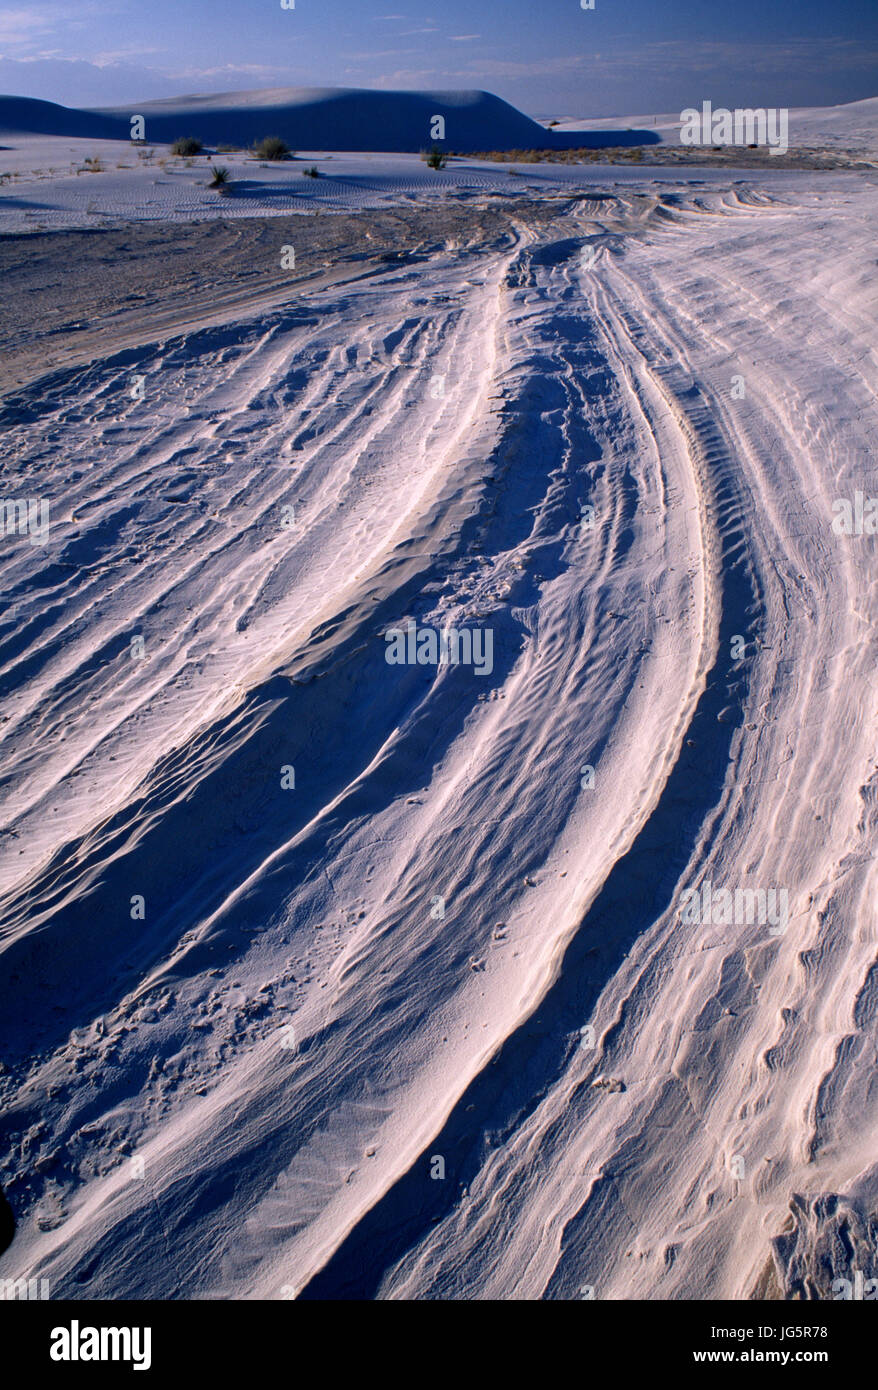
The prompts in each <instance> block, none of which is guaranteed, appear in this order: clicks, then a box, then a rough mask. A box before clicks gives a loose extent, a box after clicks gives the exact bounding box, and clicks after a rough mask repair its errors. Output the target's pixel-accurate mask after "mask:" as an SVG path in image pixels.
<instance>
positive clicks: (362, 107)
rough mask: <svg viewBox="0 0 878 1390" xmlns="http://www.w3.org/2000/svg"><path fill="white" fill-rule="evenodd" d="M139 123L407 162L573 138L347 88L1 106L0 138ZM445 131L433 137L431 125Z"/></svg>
mask: <svg viewBox="0 0 878 1390" xmlns="http://www.w3.org/2000/svg"><path fill="white" fill-rule="evenodd" d="M136 115H141V116H143V117H144V120H145V136H146V139H147V140H148V141H153V142H156V143H165V142H168V141H172V140H175V139H176V138H177V137H178V136H182V135H191V136H193V137H195V138H196V139H199V140H202V141H204V142H205V143H206V144H212V145H215V144H222V143H227V144H245V143H249V142H251V141H253V140H258V139H259V138H260V137H262V136H265V135H279V136H281V137H282V138H283V139H284V140H286V141H287V142H288V143H289V144H290V145H291V146H293V147H294V148H306V149H315V150H316V149H319V150H380V151H388V152H393V153H416V152H417V151H418V150H421V149H424V148H425V147H428V146H431V145H438V146H440V147H443V148H445V149H448V150H456V151H459V152H461V153H473V152H475V151H480V150H510V149H533V148H539V147H542V148H552V147H557V148H558V149H566V148H570V147H571V146H575V145H577V144H580V145H581V144H583V143H585V142H584V140H583V137H582V136H581V135H580V134H579V133H577V134H576V136H575V137H574V136H571V135H564V134H559V135H554V134H553V133H552V132H551V131H549V130H547V129H546V128H545V127H544V126H542V125H540V123H539V122H538V121H535V120H532V119H531V117H530V116H526V115H524V114H523V113H522V112H521V111H518V110H516V108H515V107H514V106H510V104H509V102H507V101H503V100H502V99H501V98H500V97H497V96H494V95H493V94H492V93H491V92H483V91H447V92H391V91H371V90H368V89H359V88H355V87H337V88H332V87H279V88H271V89H265V90H256V91H244V92H220V93H214V94H204V95H193V96H181V97H178V98H172V99H163V100H161V101H137V102H132V103H131V104H130V105H128V106H124V107H122V106H116V107H107V108H100V109H94V110H90V109H83V110H79V109H76V108H73V107H65V106H58V105H56V104H55V103H53V102H48V101H36V100H34V99H33V98H29V97H15V96H3V97H0V133H3V134H5V135H25V134H30V135H33V134H38V135H62V136H70V137H73V136H76V137H84V138H86V139H96V140H98V139H115V140H119V139H127V138H128V137H129V135H130V133H131V118H132V116H136ZM437 116H441V117H442V118H443V119H444V121H445V133H444V136H443V137H439V136H437V135H435V134H434V131H435V130H436V129H437V127H436V126H435V125H434V120H435V117H437ZM658 140H659V137H658V135H657V134H656V133H655V132H651V131H633V130H611V131H601V132H599V133H597V134H595V135H594V136H593V137H592V138H591V140H590V141H589V143H597V144H603V145H606V144H616V145H621V144H629V145H630V144H650V143H651V144H656V143H658Z"/></svg>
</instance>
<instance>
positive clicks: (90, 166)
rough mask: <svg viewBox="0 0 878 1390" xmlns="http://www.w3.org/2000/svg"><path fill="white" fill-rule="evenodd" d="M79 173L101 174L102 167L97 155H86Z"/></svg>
mask: <svg viewBox="0 0 878 1390" xmlns="http://www.w3.org/2000/svg"><path fill="white" fill-rule="evenodd" d="M80 172H81V173H83V174H102V173H103V172H104V166H103V164H102V162H101V160H100V158H99V157H98V155H96V154H95V155H86V157H85V159H84V161H83V165H82V169H81V171H80Z"/></svg>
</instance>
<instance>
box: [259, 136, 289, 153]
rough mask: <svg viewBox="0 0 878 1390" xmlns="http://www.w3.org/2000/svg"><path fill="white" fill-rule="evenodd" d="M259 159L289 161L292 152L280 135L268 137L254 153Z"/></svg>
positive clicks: (261, 141)
mask: <svg viewBox="0 0 878 1390" xmlns="http://www.w3.org/2000/svg"><path fill="white" fill-rule="evenodd" d="M253 153H254V154H255V155H257V157H258V158H259V159H289V157H290V155H291V154H292V150H291V149H290V147H289V145H288V144H287V142H286V141H285V140H282V139H281V138H280V136H279V135H267V136H266V137H265V139H264V140H260V142H259V144H258V145H257V146H256V148H255V150H254V151H253Z"/></svg>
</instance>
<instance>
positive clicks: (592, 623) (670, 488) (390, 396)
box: [0, 178, 878, 1298]
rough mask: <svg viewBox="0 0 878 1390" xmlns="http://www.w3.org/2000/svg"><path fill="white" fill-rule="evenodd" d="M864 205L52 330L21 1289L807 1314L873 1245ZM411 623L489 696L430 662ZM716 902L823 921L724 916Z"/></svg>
mask: <svg viewBox="0 0 878 1390" xmlns="http://www.w3.org/2000/svg"><path fill="white" fill-rule="evenodd" d="M839 187H842V188H843V192H842V193H839V192H838V191H832V192H827V191H826V190H825V188H824V186H822V185H821V184H820V183H819V182H818V181H816V180H813V179H812V180H811V181H808V179H805V178H803V179H802V181H801V182H800V183H798V184H796V185H795V187H793V185H790V184H784V186H783V192H778V191H768V190H767V189H766V188H765V187H763V186H760V189H759V190H751V189H749V188H748V187H747V186H745V185H741V186H737V187H736V188H735V189H725V190H723V189H719V190H714V189H709V188H704V189H702V190H698V191H695V190H691V189H690V190H685V189H680V190H679V191H674V190H667V189H666V190H661V191H659V190H655V189H651V188H649V187H645V188H644V189H643V190H640V191H631V192H625V191H622V190H620V189H616V190H615V192H614V196H613V197H612V198H603V199H601V198H590V199H585V198H583V197H581V196H574V197H564V198H562V197H560V196H558V194H557V191H556V193H555V195H554V196H553V198H552V200H551V201H549V200H548V199H545V200H542V201H541V200H539V199H537V198H529V199H526V200H522V201H521V202H518V201H517V202H516V203H515V204H514V206H508V207H505V208H503V210H502V211H501V212H499V213H496V214H495V213H494V212H492V213H491V214H490V215H489V214H488V212H487V211H485V210H479V209H476V208H473V209H471V213H470V214H469V215H470V216H471V218H472V220H471V222H470V224H469V225H468V226H467V225H464V224H463V223H462V222H461V223H459V224H458V225H457V226H456V228H455V230H454V234H453V237H452V238H451V240H452V241H453V242H455V243H456V244H448V241H447V240H445V239H443V237H442V235H441V230H440V229H439V227H438V225H437V227H436V228H432V227H430V228H427V230H426V231H424V232H423V235H422V240H423V242H424V243H426V244H424V245H422V246H421V248H420V250H419V251H418V255H419V260H418V262H417V264H414V265H412V264H405V263H403V264H401V265H394V266H391V267H389V268H388V267H382V266H381V265H380V264H377V263H374V262H370V264H369V265H368V274H366V275H363V274H362V271H363V267H362V265H354V266H352V267H351V271H350V273H349V274H348V275H346V276H339V275H337V274H336V275H334V276H333V277H332V282H329V280H327V281H326V282H325V283H324V282H320V283H318V282H316V281H315V282H312V283H310V284H309V285H306V286H304V288H303V291H302V292H301V294H299V293H296V295H295V296H292V295H289V294H288V292H287V291H286V290H284V289H283V287H277V290H276V291H275V289H274V288H273V287H271V290H270V292H271V294H272V295H273V294H275V293H277V299H276V300H273V301H272V302H271V303H270V304H268V303H262V302H260V303H259V305H258V306H257V305H251V307H250V310H249V311H247V310H242V308H241V306H240V305H237V306H236V305H235V304H228V303H226V304H223V303H219V302H216V301H215V300H213V299H212V298H211V296H210V294H209V293H205V294H204V300H203V302H200V303H199V304H198V306H197V312H198V316H199V317H200V318H202V319H203V320H207V319H208V318H209V316H210V315H211V314H212V313H215V314H216V315H217V318H218V319H222V320H223V321H221V322H220V321H217V322H214V323H213V324H211V325H209V326H204V322H197V323H193V324H192V325H190V326H180V325H179V324H178V325H176V326H174V327H173V328H171V329H170V330H169V331H168V332H167V334H166V335H165V334H163V333H162V332H160V333H159V336H158V337H152V338H151V337H150V332H149V325H148V324H147V326H146V329H145V330H144V328H143V327H141V330H140V333H139V335H138V333H137V331H136V327H135V325H134V320H132V327H131V330H130V336H129V337H128V338H125V339H123V335H124V334H126V333H128V332H129V330H128V329H127V328H124V327H123V329H122V330H121V331H120V332H119V333H118V334H117V335H116V336H113V335H112V330H111V329H110V328H108V332H109V333H110V336H109V337H108V340H107V343H106V350H105V352H103V353H101V351H100V348H99V347H97V349H96V339H95V334H98V335H99V334H100V332H101V331H102V326H103V325H105V324H106V325H110V324H111V322H112V318H113V312H114V304H113V303H112V302H111V301H110V300H108V302H107V304H106V306H105V307H104V308H103V309H102V310H101V313H100V315H98V316H96V322H95V325H94V328H93V331H92V336H91V337H90V338H88V340H87V341H84V342H82V343H81V344H80V346H79V348H77V349H76V351H77V353H78V354H79V360H71V361H69V362H67V363H62V364H60V365H58V364H54V365H53V366H52V368H51V370H50V371H49V372H48V373H47V374H45V375H43V374H41V371H40V366H39V362H38V353H37V350H36V348H37V344H36V342H35V341H34V342H33V343H31V345H30V346H29V347H28V349H27V352H25V350H24V349H23V348H22V350H21V355H20V356H19V358H18V362H17V365H16V367H15V371H16V373H17V375H16V378H15V380H16V386H15V389H14V391H13V392H12V394H11V396H10V397H9V398H8V399H7V401H6V403H5V409H4V414H5V417H6V418H5V420H4V424H5V425H6V431H5V441H6V442H5V447H4V455H5V464H6V466H5V468H4V477H3V489H4V491H3V496H7V495H12V492H11V489H12V488H15V489H17V492H16V494H15V495H19V494H21V495H27V496H31V495H39V496H46V497H48V498H49V500H50V503H51V515H52V533H51V540H50V543H49V544H48V545H46V546H44V547H40V546H31V545H30V544H29V543H28V541H27V540H26V539H18V538H14V537H5V538H4V541H3V549H2V551H0V563H2V575H3V587H4V592H5V594H6V595H7V601H6V607H5V613H4V627H3V632H2V645H0V680H2V681H3V687H4V696H5V699H4V714H5V715H6V719H5V721H4V723H3V726H2V728H3V735H4V752H5V754H6V758H5V760H4V765H5V767H6V768H7V774H6V781H5V786H4V791H5V806H4V809H3V823H2V824H3V837H2V840H0V865H2V873H3V879H2V881H3V884H4V885H5V896H4V900H3V905H2V921H3V924H4V925H3V938H2V947H3V959H4V966H5V969H4V972H3V983H2V985H0V990H2V1008H0V1020H2V1022H0V1028H2V1035H0V1056H2V1057H3V1058H4V1061H5V1062H6V1065H7V1067H8V1068H9V1070H8V1071H7V1072H5V1073H4V1074H3V1075H2V1076H0V1086H2V1099H3V1111H4V1115H5V1122H4V1130H5V1134H6V1136H7V1139H8V1140H11V1149H10V1150H9V1153H8V1157H7V1158H6V1159H5V1161H4V1163H3V1165H2V1167H0V1184H2V1187H3V1189H4V1191H6V1193H7V1194H8V1195H9V1197H10V1200H11V1201H14V1202H15V1204H16V1208H17V1211H18V1212H19V1213H20V1215H19V1227H20V1229H19V1233H18V1235H17V1236H16V1240H15V1242H14V1244H13V1246H12V1247H11V1249H10V1250H9V1251H8V1252H7V1253H6V1255H5V1256H3V1257H2V1259H0V1274H3V1275H9V1276H11V1274H12V1272H13V1270H14V1271H15V1272H16V1273H21V1272H23V1271H25V1270H27V1271H29V1272H30V1273H32V1274H33V1275H37V1274H39V1275H40V1276H43V1277H50V1278H51V1279H52V1281H53V1285H52V1287H53V1290H54V1291H55V1296H61V1297H63V1296H65V1295H67V1296H79V1297H90V1298H100V1297H108V1296H112V1297H123V1298H124V1297H143V1296H145V1297H158V1298H167V1297H185V1298H191V1297H200V1298H216V1297H254V1298H265V1297H268V1298H288V1297H297V1296H300V1297H305V1298H311V1297H326V1296H329V1297H364V1296H365V1297H391V1298H394V1297H395V1298H447V1297H452V1298H571V1297H573V1298H575V1297H580V1296H582V1290H583V1289H584V1288H592V1289H594V1290H595V1292H596V1296H597V1297H600V1298H637V1297H646V1298H724V1297H731V1298H748V1297H753V1296H760V1297H765V1296H772V1297H793V1296H814V1290H824V1291H825V1288H826V1287H827V1269H828V1267H829V1266H831V1265H832V1262H833V1260H837V1259H838V1258H840V1253H839V1252H842V1251H844V1249H845V1248H846V1247H845V1244H844V1232H845V1231H846V1230H848V1229H850V1230H852V1231H854V1233H855V1234H854V1244H855V1247H856V1249H857V1250H858V1251H861V1252H862V1251H864V1250H866V1248H867V1245H866V1243H865V1237H864V1235H863V1232H864V1231H865V1230H866V1229H867V1227H868V1221H869V1219H870V1216H872V1215H873V1214H874V1213H875V1211H876V1200H878V1199H876V1173H875V1172H874V1168H873V1164H874V1159H873V1157H872V1154H871V1151H870V1144H869V1140H870V1137H871V1133H870V1132H871V1130H872V1128H873V1126H872V1124H871V1123H870V1122H873V1121H874V1119H875V1115H874V1108H875V1101H874V1092H873V1088H872V1087H871V1082H870V1077H871V1072H872V1069H873V1068H874V1062H875V1057H874V1052H875V1043H874V1039H875V1008H876V1004H878V993H876V974H875V942H874V930H873V928H872V914H871V908H870V903H871V901H872V900H873V899H874V888H875V883H874V870H873V868H872V865H873V862H874V855H873V851H872V845H873V842H874V832H875V818H876V788H878V777H876V773H878V762H876V753H875V746H874V720H875V679H874V670H875V655H876V643H875V638H874V635H873V631H872V621H873V618H872V615H873V612H874V596H875V592H876V580H878V565H876V557H875V538H872V537H869V536H868V535H863V536H850V537H844V536H839V535H837V534H834V533H833V531H832V528H831V522H832V517H833V511H832V503H833V500H834V499H836V498H837V497H839V496H853V494H854V491H855V490H856V489H857V488H858V487H859V488H861V489H862V488H864V487H865V489H866V491H867V492H868V490H869V486H870V481H871V469H870V466H869V457H870V456H869V453H868V447H869V440H870V438H872V437H874V429H875V424H876V399H875V391H874V379H875V375H874V369H875V366H876V361H875V349H874V346H873V344H874V341H875V337H874V328H875V309H876V291H875V289H874V276H873V262H874V244H873V240H872V233H871V228H872V227H874V218H875V212H876V201H878V195H876V190H875V188H874V187H873V186H870V185H868V184H867V183H865V182H864V181H859V180H857V179H854V178H848V179H847V181H842V182H841V183H840V184H839ZM369 216H371V214H369V215H367V214H363V215H361V217H360V219H359V225H360V227H361V228H362V227H364V226H365V227H368V226H369V221H368V218H369ZM455 216H457V214H455ZM839 218H843V220H844V231H845V236H844V238H843V239H842V238H841V237H840V236H839V235H838V226H839ZM326 220H327V221H329V219H326ZM464 221H465V219H464ZM108 235H109V234H108ZM193 235H196V234H193ZM244 235H246V234H244ZM359 235H360V236H362V232H360V233H359ZM276 239H277V240H281V239H283V238H282V236H281V237H278V238H276ZM224 245H225V243H222V242H221V241H218V242H217V256H218V262H217V263H219V262H220V261H221V259H222V255H223V247H224ZM138 246H139V247H140V248H141V249H142V250H143V251H144V254H147V255H152V254H153V252H151V251H149V250H148V248H147V239H146V237H145V239H144V240H143V241H140V242H138ZM588 247H594V248H595V250H596V259H595V261H594V264H593V265H592V267H591V268H587V266H588V262H587V261H584V260H583V256H582V253H583V250H585V249H587V248H588ZM827 248H830V249H831V254H829V253H828V250H827ZM335 249H336V251H337V250H338V243H336V247H335ZM394 249H396V248H394ZM399 249H401V250H404V249H406V242H405V240H404V238H402V239H401V244H400V247H399ZM300 260H301V258H300ZM214 270H215V266H208V267H207V268H206V269H205V271H204V272H203V273H202V272H199V274H200V277H201V278H200V284H201V285H202V287H204V288H206V287H207V286H209V284H210V283H211V279H212V278H213V283H215V284H216V285H217V287H218V289H217V300H218V299H219V298H220V296H221V295H222V294H223V293H229V289H228V287H226V288H225V289H224V288H223V286H222V281H221V278H220V277H219V276H216V275H214ZM147 284H149V275H146V276H145V280H144V285H147ZM122 288H124V286H123V287H122ZM233 288H234V287H233ZM245 291H246V287H245V286H242V287H241V292H242V294H244V293H245ZM138 292H140V291H138ZM144 292H148V291H146V290H144ZM149 292H151V291H149ZM235 292H237V291H235ZM259 292H260V293H262V292H263V291H262V287H260V291H259ZM120 302H121V300H120ZM115 307H118V306H115ZM65 312H66V310H65ZM71 312H72V313H73V314H75V313H77V312H78V310H77V309H76V308H75V307H73V308H72V310H71ZM164 312H165V308H164V307H163V306H162V304H161V303H157V305H156V313H164ZM62 322H63V319H62ZM135 373H137V374H140V375H142V376H143V377H144V398H143V400H138V399H135V398H133V397H132V396H131V393H130V389H129V387H130V380H131V377H132V375H133V374H135ZM735 376H740V377H741V378H743V381H744V384H745V394H744V396H743V397H742V396H740V394H738V393H735V394H734V395H733V392H732V380H733V377H735ZM437 378H441V380H442V390H441V392H434V390H433V383H434V382H435V380H436V379H437ZM61 441H63V456H62V457H61V459H60V461H59V450H60V447H61ZM59 465H60V466H59ZM13 470H14V471H13ZM12 478H14V483H13V482H12V481H11V479H12ZM586 506H590V507H593V508H594V524H593V525H589V524H587V522H586V521H585V520H584V517H585V515H586V514H585V513H584V511H583V508H584V507H586ZM285 508H292V513H293V515H292V519H291V520H292V524H289V525H285V524H284V517H285V516H287V517H288V518H289V513H288V512H287V513H285V511H284V509H285ZM408 618H413V619H415V620H416V621H417V622H418V624H419V625H420V626H422V627H428V626H429V627H435V628H440V627H442V626H445V625H446V624H449V623H453V624H454V625H455V626H457V627H470V628H472V627H483V628H490V629H491V630H492V632H493V669H492V670H491V672H490V674H489V675H486V676H483V677H480V676H477V675H475V674H474V673H473V671H472V669H471V668H469V669H468V668H466V667H456V668H455V667H452V666H447V667H439V668H434V667H419V666H403V667H394V666H390V665H388V664H387V662H386V660H385V647H386V644H385V641H384V633H385V632H386V631H387V630H388V628H390V627H394V626H398V625H401V624H402V623H403V622H404V620H406V619H408ZM135 635H138V636H142V638H143V642H144V655H143V657H142V659H138V658H137V657H136V656H134V655H133V654H132V647H131V639H132V637H133V636H135ZM736 639H741V640H743V643H744V648H743V653H741V652H740V651H739V645H740V644H739V643H738V642H736ZM586 765H588V766H590V767H593V768H594V771H595V781H594V786H593V787H589V786H585V787H583V785H582V769H583V767H584V766H586ZM285 766H294V767H295V788H294V789H290V790H285V789H283V788H282V785H281V772H282V768H284V767H285ZM705 881H710V882H711V883H712V884H713V885H714V886H715V887H716V888H719V887H721V886H728V887H730V888H735V887H740V888H748V887H753V888H758V887H761V888H763V889H770V888H775V887H778V886H783V887H784V888H786V890H787V891H788V894H789V903H790V916H789V923H788V925H787V929H786V931H785V933H784V934H782V935H772V934H771V930H770V927H769V926H768V925H767V924H759V923H758V922H754V923H750V924H740V923H739V924H724V923H715V922H713V921H710V922H705V923H692V922H686V921H683V920H682V913H681V901H682V893H683V890H684V889H686V888H690V887H697V886H700V885H701V884H703V883H704V882H705ZM870 890H871V891H870ZM132 895H142V896H143V898H144V899H145V914H146V915H145V919H144V920H140V919H138V918H132V917H131V913H130V902H131V899H132ZM437 898H441V899H442V913H441V914H440V913H439V912H437V911H436V910H435V904H436V900H437ZM46 998H51V999H52V1000H53V1001H54V1002H55V1004H56V1008H57V1010H58V1012H57V1013H55V1015H54V1018H55V1020H56V1021H55V1022H51V1021H50V1018H51V1017H52V1016H51V1014H50V1013H49V1012H48V1011H47V1010H46V1007H45V1004H44V1003H42V1002H41V1001H43V1000H44V999H46ZM34 1019H39V1023H38V1024H36V1025H35V1024H34V1022H33V1020H34ZM587 1025H591V1026H593V1028H594V1046H593V1047H590V1048H584V1047H583V1046H582V1042H583V1035H582V1030H583V1028H584V1027H586V1026H587ZM289 1028H292V1029H293V1034H292V1041H291V1035H290V1034H289V1033H288V1032H287V1030H288V1029H289ZM616 1082H618V1083H621V1084H619V1085H615V1083H616ZM596 1083H597V1084H596ZM608 1083H610V1084H608ZM132 1156H133V1157H135V1158H138V1159H142V1169H143V1171H142V1176H135V1175H134V1173H133V1167H132V1164H131V1158H132ZM437 1156H438V1157H440V1158H441V1159H442V1160H443V1163H444V1169H445V1176H444V1178H441V1179H434V1178H431V1167H433V1166H434V1160H435V1158H436V1157H437ZM833 1194H836V1195H833ZM839 1232H841V1234H839ZM858 1258H860V1255H858ZM862 1258H865V1255H862ZM831 1272H832V1273H838V1274H843V1273H845V1272H846V1271H845V1270H841V1269H832V1271H831ZM866 1272H867V1275H871V1274H872V1273H876V1272H878V1271H873V1270H871V1269H869V1268H868V1267H867V1270H866ZM820 1296H826V1294H825V1292H822V1293H821V1294H820Z"/></svg>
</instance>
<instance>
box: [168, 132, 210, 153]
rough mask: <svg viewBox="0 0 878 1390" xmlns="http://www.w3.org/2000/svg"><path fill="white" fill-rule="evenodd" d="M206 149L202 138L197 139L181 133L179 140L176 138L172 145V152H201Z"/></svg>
mask: <svg viewBox="0 0 878 1390" xmlns="http://www.w3.org/2000/svg"><path fill="white" fill-rule="evenodd" d="M203 149H204V146H203V145H202V143H201V141H200V140H195V139H193V137H192V136H191V135H181V136H180V139H179V140H175V141H174V143H173V145H172V146H171V154H183V155H187V154H188V155H192V154H201V151H202V150H203Z"/></svg>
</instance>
